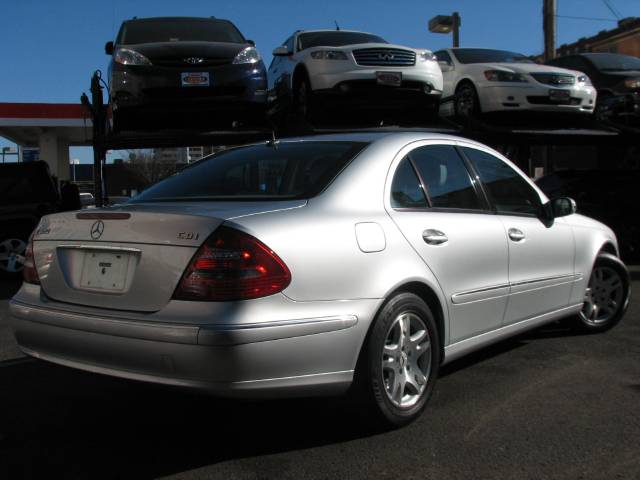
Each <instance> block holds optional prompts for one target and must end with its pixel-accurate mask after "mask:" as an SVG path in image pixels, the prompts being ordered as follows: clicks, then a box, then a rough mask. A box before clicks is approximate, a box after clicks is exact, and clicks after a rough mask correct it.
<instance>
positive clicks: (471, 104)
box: [456, 86, 476, 118]
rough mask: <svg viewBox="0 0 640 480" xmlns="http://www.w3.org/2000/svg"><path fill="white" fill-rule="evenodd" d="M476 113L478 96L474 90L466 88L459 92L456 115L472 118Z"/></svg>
mask: <svg viewBox="0 0 640 480" xmlns="http://www.w3.org/2000/svg"><path fill="white" fill-rule="evenodd" d="M475 111H476V96H475V92H474V91H473V89H472V88H471V87H469V86H464V87H462V88H461V89H460V91H459V92H458V95H457V98H456V113H457V114H458V115H459V116H460V117H463V118H471V117H473V115H475V113H476V112H475Z"/></svg>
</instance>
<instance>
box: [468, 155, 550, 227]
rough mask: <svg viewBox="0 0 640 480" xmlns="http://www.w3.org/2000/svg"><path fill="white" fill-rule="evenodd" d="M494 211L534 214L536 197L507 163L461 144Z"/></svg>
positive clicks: (536, 211)
mask: <svg viewBox="0 0 640 480" xmlns="http://www.w3.org/2000/svg"><path fill="white" fill-rule="evenodd" d="M462 151H463V152H464V154H465V155H466V156H467V157H468V158H469V160H470V161H471V163H472V164H473V166H474V167H475V169H476V171H477V172H478V175H479V176H480V180H481V181H482V183H483V185H484V187H485V190H486V192H487V195H488V196H489V200H490V201H491V202H492V203H493V205H494V207H495V209H496V210H497V211H498V213H516V214H525V215H537V214H538V213H539V212H540V205H541V202H540V196H539V195H538V193H537V192H536V191H535V190H534V189H533V187H531V185H529V183H528V182H527V181H526V180H525V179H524V178H522V176H521V175H520V174H519V173H518V172H516V171H515V170H514V169H513V168H512V167H511V166H509V165H508V164H507V163H505V162H503V161H502V160H500V159H499V158H497V157H495V156H493V155H491V154H490V153H486V152H483V151H481V150H476V149H475V148H468V147H462Z"/></svg>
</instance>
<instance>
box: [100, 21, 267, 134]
mask: <svg viewBox="0 0 640 480" xmlns="http://www.w3.org/2000/svg"><path fill="white" fill-rule="evenodd" d="M105 52H106V53H107V54H108V55H111V56H112V60H111V63H110V65H109V78H110V85H109V93H110V104H111V108H112V110H113V122H114V130H121V129H144V128H143V127H144V122H150V121H152V120H153V119H157V118H158V115H161V116H162V115H163V114H164V115H166V118H163V120H167V119H168V120H175V121H177V122H179V123H180V124H183V123H184V122H188V121H189V119H190V118H193V117H200V118H204V119H205V120H210V121H212V122H213V123H222V124H225V125H227V124H232V123H233V122H247V121H254V120H261V119H262V117H263V115H264V112H265V105H266V88H267V75H266V70H265V66H264V63H263V62H262V57H261V56H260V53H259V52H258V50H257V49H256V48H255V44H254V43H253V41H251V40H247V39H245V38H244V36H243V35H242V34H241V33H240V31H239V30H238V29H237V28H236V27H235V25H234V24H233V23H231V22H230V21H228V20H222V19H216V18H199V17H157V18H134V19H132V20H127V21H125V22H123V24H122V26H121V27H120V31H119V33H118V36H117V37H116V40H115V42H107V44H106V45H105ZM149 126H150V127H151V128H153V125H151V124H149Z"/></svg>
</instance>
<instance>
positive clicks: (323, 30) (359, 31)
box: [294, 28, 380, 37]
mask: <svg viewBox="0 0 640 480" xmlns="http://www.w3.org/2000/svg"><path fill="white" fill-rule="evenodd" d="M333 32H346V33H366V34H367V35H375V36H377V37H379V36H380V35H378V34H376V33H371V32H363V31H362V30H344V29H342V28H341V29H340V30H336V29H335V28H326V29H320V30H296V31H295V32H294V34H300V33H333Z"/></svg>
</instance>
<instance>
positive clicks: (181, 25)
mask: <svg viewBox="0 0 640 480" xmlns="http://www.w3.org/2000/svg"><path fill="white" fill-rule="evenodd" d="M159 42H222V43H244V42H245V39H244V37H243V36H242V34H241V33H240V32H239V31H238V29H237V28H236V27H235V26H234V25H233V24H232V23H231V22H227V21H225V20H209V19H158V20H140V21H133V22H127V23H125V24H124V25H123V26H122V29H121V30H120V35H119V38H118V41H117V42H116V43H117V44H119V45H135V44H138V43H159Z"/></svg>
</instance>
